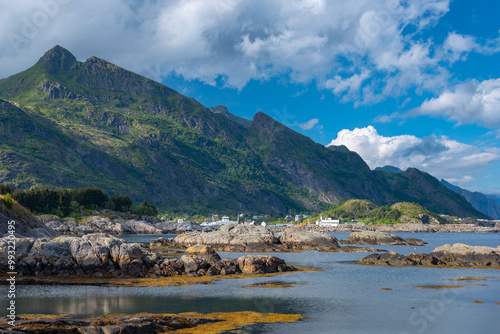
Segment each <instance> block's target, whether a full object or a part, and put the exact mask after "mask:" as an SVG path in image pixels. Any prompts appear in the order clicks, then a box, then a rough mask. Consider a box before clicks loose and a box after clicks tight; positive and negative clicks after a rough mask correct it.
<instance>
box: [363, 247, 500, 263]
mask: <svg viewBox="0 0 500 334" xmlns="http://www.w3.org/2000/svg"><path fill="white" fill-rule="evenodd" d="M358 264H366V265H387V266H449V267H488V268H500V246H499V247H497V248H494V247H485V246H469V245H465V244H454V245H448V244H446V245H443V246H439V247H437V248H435V249H434V250H433V251H432V252H430V253H429V254H423V253H410V254H408V256H404V255H401V254H397V253H384V254H370V255H368V256H366V257H364V258H363V259H361V260H360V261H359V262H358Z"/></svg>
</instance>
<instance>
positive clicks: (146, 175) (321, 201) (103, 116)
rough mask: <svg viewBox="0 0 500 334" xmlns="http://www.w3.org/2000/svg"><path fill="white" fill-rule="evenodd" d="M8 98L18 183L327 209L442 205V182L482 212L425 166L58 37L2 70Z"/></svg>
mask: <svg viewBox="0 0 500 334" xmlns="http://www.w3.org/2000/svg"><path fill="white" fill-rule="evenodd" d="M0 98H1V99H3V100H5V102H2V108H0V109H1V115H0V122H1V123H2V126H3V127H4V128H9V129H16V131H17V132H18V136H22V137H23V139H22V140H16V139H15V138H14V137H12V136H10V137H9V136H6V135H4V136H3V137H2V139H3V141H2V142H1V143H0V163H1V164H2V170H0V180H1V181H4V182H11V183H15V184H17V185H18V186H20V187H30V186H33V185H42V186H55V187H79V186H89V185H95V186H98V187H100V188H102V189H103V190H105V191H107V192H109V193H117V192H118V193H127V194H130V195H131V197H132V198H133V199H134V200H135V201H142V200H144V199H146V200H148V202H150V203H154V204H156V205H158V206H159V207H160V208H164V209H168V210H179V211H192V212H199V211H204V212H210V211H211V210H220V209H224V210H228V211H253V212H272V213H277V212H300V211H317V210H319V209H321V208H325V207H328V206H330V205H336V204H339V203H341V202H342V201H344V200H347V199H350V198H360V199H367V200H371V201H373V202H374V203H376V204H378V205H381V204H393V203H396V202H399V201H401V200H406V199H408V198H410V199H413V200H415V201H416V202H417V203H419V204H422V203H426V205H431V206H432V205H433V203H434V202H435V201H434V193H436V194H438V195H439V196H438V197H436V199H437V202H436V203H440V205H442V206H443V209H442V211H443V213H458V214H460V215H464V216H465V215H472V216H477V217H483V216H484V215H482V214H481V213H479V212H477V211H476V210H475V209H474V208H472V206H470V204H469V203H468V202H466V201H465V199H463V198H461V197H460V196H458V195H456V194H455V193H453V192H452V191H450V190H448V189H446V188H445V187H444V186H443V185H441V184H440V183H439V181H438V180H435V179H434V180H435V181H436V182H434V180H430V178H432V177H431V176H426V175H424V174H422V173H423V172H420V171H413V172H411V171H410V172H408V173H406V172H405V173H406V174H405V173H401V174H398V175H396V176H393V175H389V174H384V172H373V171H371V170H370V169H369V167H368V165H367V164H366V163H365V162H364V161H363V160H362V159H361V157H360V156H359V155H358V154H357V153H355V152H352V151H349V150H348V149H347V148H345V147H336V148H327V147H324V146H323V145H321V144H318V143H315V142H314V141H313V140H311V139H310V138H308V137H306V136H303V135H302V134H299V133H297V132H295V131H293V130H292V129H289V128H287V127H286V126H284V125H282V124H280V123H279V122H277V121H276V120H274V119H272V118H271V117H269V116H268V115H266V114H264V113H261V112H259V113H257V114H256V115H255V116H254V117H253V120H252V121H251V122H250V121H248V122H250V123H246V126H245V124H241V122H238V119H235V118H231V117H230V115H228V114H227V113H226V112H225V111H224V110H222V111H223V112H214V111H213V110H210V109H209V108H206V107H204V106H203V105H201V104H200V103H199V102H197V101H195V100H194V99H192V98H189V97H186V96H183V95H181V94H179V93H178V92H176V91H175V90H173V89H171V88H169V87H166V86H164V85H162V84H160V83H157V82H154V81H152V80H150V79H147V78H145V77H143V76H140V75H138V74H135V73H133V72H130V71H128V70H126V69H123V68H121V67H119V66H117V65H114V64H112V63H109V62H107V61H105V60H102V59H99V58H97V57H90V58H89V59H87V60H86V61H85V62H79V61H77V60H76V58H75V57H74V56H73V55H72V54H71V53H70V52H69V51H67V50H65V49H64V48H62V47H60V46H56V47H55V48H53V49H51V50H49V51H48V52H47V53H46V54H45V55H44V56H42V57H41V58H40V60H39V61H38V62H37V63H36V64H35V65H33V66H32V67H31V68H29V69H28V70H26V71H23V72H20V73H18V74H16V75H13V76H10V77H9V78H6V79H2V80H0ZM14 107H15V108H18V109H19V110H17V109H16V111H15V112H12V111H9V110H11V109H12V108H14ZM12 113H14V114H15V113H18V114H25V115H26V116H23V117H21V118H19V117H13V114H12ZM28 120H29V122H28ZM235 120H236V121H235ZM30 122H31V123H30ZM32 128H37V129H38V130H37V131H35V132H30V131H28V129H32ZM11 132H12V131H11ZM51 138H52V140H51ZM5 156H7V157H10V158H8V159H7V158H5ZM419 175H420V176H419ZM429 177H430V178H429ZM419 180H420V181H422V180H426V181H425V182H423V181H422V182H421V185H419V184H418V181H419ZM431 181H432V182H431ZM408 184H412V186H411V187H407V185H408ZM426 187H427V188H429V189H425V188H426ZM407 188H408V189H409V190H408V189H407ZM422 190H426V191H422ZM422 194H424V195H422ZM422 205H424V204H422ZM434 208H435V205H434ZM434 208H431V209H433V211H436V210H434Z"/></svg>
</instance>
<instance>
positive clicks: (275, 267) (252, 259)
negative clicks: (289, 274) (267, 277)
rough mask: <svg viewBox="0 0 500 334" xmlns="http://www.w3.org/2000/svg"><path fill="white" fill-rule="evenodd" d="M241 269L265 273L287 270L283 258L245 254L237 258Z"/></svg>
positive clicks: (254, 272)
mask: <svg viewBox="0 0 500 334" xmlns="http://www.w3.org/2000/svg"><path fill="white" fill-rule="evenodd" d="M238 266H239V267H240V269H241V271H242V272H244V273H249V274H267V273H277V272H282V271H287V265H286V263H285V261H284V260H282V259H280V258H277V257H276V256H270V255H267V256H266V255H260V256H259V255H245V256H242V257H239V258H238Z"/></svg>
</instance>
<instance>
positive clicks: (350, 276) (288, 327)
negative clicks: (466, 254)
mask: <svg viewBox="0 0 500 334" xmlns="http://www.w3.org/2000/svg"><path fill="white" fill-rule="evenodd" d="M333 235H335V236H336V237H337V238H339V239H346V238H347V237H348V235H349V234H348V233H333ZM398 235H400V236H402V237H415V238H420V239H423V240H425V241H427V242H428V243H429V244H428V245H426V246H424V247H412V246H411V247H410V246H380V248H384V249H387V250H389V251H395V252H399V253H402V254H408V253H410V252H414V251H419V252H429V251H431V250H432V249H433V248H435V247H437V246H439V245H443V244H446V243H451V244H452V243H457V242H463V243H467V244H470V245H484V246H494V247H496V246H498V245H499V244H500V235H498V234H479V233H477V234H472V233H470V234H469V233H440V234H438V233H436V234H425V233H422V234H417V233H412V234H405V233H399V234H398ZM157 237H158V235H154V236H151V238H157ZM141 238H144V239H142V240H133V241H146V240H147V237H146V236H141ZM220 254H221V256H222V257H225V258H236V257H239V256H241V255H242V254H241V253H220ZM274 255H277V256H279V257H281V258H283V259H285V260H286V261H287V262H288V263H290V264H294V265H301V266H313V267H316V268H320V269H322V270H323V271H320V272H301V273H290V274H284V275H279V276H274V277H262V278H245V279H228V280H220V281H216V282H215V283H214V284H212V285H195V286H190V287H162V288H110V287H85V286H82V287H74V286H72V287H64V286H63V287H54V286H20V287H18V296H17V305H18V308H17V309H18V313H19V314H21V313H46V314H57V313H68V312H74V313H77V314H81V315H82V316H96V315H103V314H110V313H138V312H169V313H177V312H187V311H196V312H202V313H208V312H216V311H242V310H250V311H258V312H280V313H300V314H302V315H304V316H305V317H307V318H310V320H308V321H305V322H298V323H292V324H271V325H257V326H252V327H250V328H246V330H247V331H248V332H251V333H287V334H290V333H306V332H309V333H500V329H499V328H500V318H499V315H500V305H497V304H495V303H500V270H492V269H449V268H412V267H371V266H359V265H355V264H353V263H352V262H353V261H356V260H359V259H361V258H362V257H364V256H366V255H367V254H366V253H361V254H359V253H358V254H343V253H316V252H303V253H275V254H274ZM467 276H473V277H478V276H479V277H485V280H484V281H476V282H456V281H451V280H450V279H456V278H459V277H467ZM270 282H274V283H291V284H295V286H293V287H292V288H288V289H281V288H271V289H270V288H252V289H243V288H242V287H245V286H248V285H250V284H256V283H270ZM456 284H462V285H466V287H463V288H456V289H420V288H417V287H416V286H435V285H456ZM474 284H476V285H474ZM479 285H481V286H479ZM483 285H485V286H483ZM383 288H385V289H392V290H381V289H383ZM0 295H1V296H2V300H1V302H0V303H1V307H2V309H4V306H5V301H4V298H3V296H6V288H5V287H2V288H1V289H0ZM474 300H478V301H482V302H484V303H474Z"/></svg>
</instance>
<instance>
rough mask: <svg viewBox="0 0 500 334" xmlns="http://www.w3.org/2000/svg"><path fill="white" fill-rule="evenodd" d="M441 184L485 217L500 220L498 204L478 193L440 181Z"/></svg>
mask: <svg viewBox="0 0 500 334" xmlns="http://www.w3.org/2000/svg"><path fill="white" fill-rule="evenodd" d="M441 183H442V184H443V185H444V186H445V187H446V188H448V189H450V190H452V191H454V192H456V193H457V194H460V195H462V196H463V197H464V198H465V199H466V200H467V202H469V203H470V204H472V206H473V207H474V208H475V209H476V210H478V211H480V212H482V213H484V214H485V215H487V216H490V217H492V218H494V219H500V203H499V202H497V201H496V200H495V199H493V198H489V197H488V196H487V195H485V194H482V193H480V192H478V191H474V192H472V191H469V190H466V189H463V188H460V187H458V186H456V185H453V184H451V183H449V182H447V181H446V180H444V179H442V180H441Z"/></svg>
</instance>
